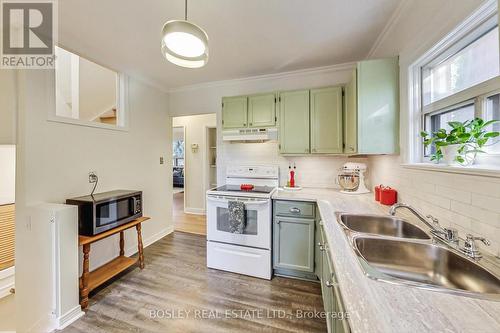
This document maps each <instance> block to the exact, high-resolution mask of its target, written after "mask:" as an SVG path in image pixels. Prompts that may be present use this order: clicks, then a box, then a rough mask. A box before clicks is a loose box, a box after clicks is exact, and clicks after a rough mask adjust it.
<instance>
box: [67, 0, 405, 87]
mask: <svg viewBox="0 0 500 333" xmlns="http://www.w3.org/2000/svg"><path fill="white" fill-rule="evenodd" d="M399 2H400V0H376V1H375V0H314V1H310V0H251V1H249V0H209V1H207V0H189V1H188V20H189V21H192V22H194V23H196V24H198V25H200V26H201V27H202V28H204V29H205V30H206V32H207V34H208V36H209V52H210V57H209V61H208V64H207V65H206V66H205V67H203V68H201V69H186V68H181V67H177V66H175V65H173V64H171V63H169V62H168V61H166V60H165V59H164V58H163V55H162V54H161V52H160V40H161V29H162V27H163V24H164V23H165V22H166V21H168V20H172V19H182V18H183V15H184V1H183V0H143V1H139V0H64V1H59V43H60V45H61V46H63V47H66V48H68V49H69V50H72V51H73V52H76V53H78V54H80V55H82V56H84V57H87V58H89V59H91V60H94V61H95V62H98V63H100V64H102V65H105V66H107V67H110V68H113V69H115V70H118V71H123V72H125V73H128V74H130V75H132V76H134V77H137V78H139V79H141V80H144V81H146V82H149V83H150V84H153V85H155V86H157V87H159V88H161V89H163V90H169V89H171V88H175V87H180V86H185V85H191V84H196V83H202V82H210V81H218V80H226V79H234V78H242V77H249V76H255V75H261V74H273V73H279V72H286V71H292V70H298V69H304V68H313V67H320V66H327V65H334V64H340V63H345V62H350V61H356V60H361V59H363V58H365V57H366V56H367V54H368V53H369V51H370V49H371V48H372V46H373V44H374V43H375V41H376V39H377V37H378V36H379V35H380V33H381V32H382V30H383V29H384V27H385V25H386V24H387V21H388V20H389V18H390V17H391V15H392V13H393V12H394V11H395V9H396V7H397V6H398V3H399Z"/></svg>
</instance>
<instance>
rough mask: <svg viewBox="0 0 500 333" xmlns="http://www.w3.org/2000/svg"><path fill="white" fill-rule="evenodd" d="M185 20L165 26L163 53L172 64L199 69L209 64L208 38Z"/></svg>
mask: <svg viewBox="0 0 500 333" xmlns="http://www.w3.org/2000/svg"><path fill="white" fill-rule="evenodd" d="M185 10H186V11H185V20H173V21H168V22H167V23H165V25H164V26H163V30H162V39H161V51H162V53H163V55H164V56H165V58H167V60H168V61H170V62H171V63H173V64H175V65H177V66H181V67H187V68H199V67H203V66H205V64H206V63H207V62H208V36H207V33H206V32H205V31H204V30H203V29H201V28H200V27H198V26H197V25H196V24H193V23H190V22H188V21H187V1H186V9H185Z"/></svg>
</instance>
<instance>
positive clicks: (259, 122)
mask: <svg viewBox="0 0 500 333" xmlns="http://www.w3.org/2000/svg"><path fill="white" fill-rule="evenodd" d="M275 125H276V95H275V94H260V95H253V96H249V97H248V126H249V127H273V126H275Z"/></svg>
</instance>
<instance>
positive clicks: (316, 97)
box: [310, 86, 343, 154]
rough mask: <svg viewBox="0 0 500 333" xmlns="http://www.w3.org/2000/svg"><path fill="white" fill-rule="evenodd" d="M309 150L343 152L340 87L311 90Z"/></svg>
mask: <svg viewBox="0 0 500 333" xmlns="http://www.w3.org/2000/svg"><path fill="white" fill-rule="evenodd" d="M310 103H311V105H310V110H311V152H312V153H313V154H316V153H317V154H339V153H342V152H343V147H342V144H343V133H342V87H340V86H338V87H329V88H322V89H312V90H311V101H310Z"/></svg>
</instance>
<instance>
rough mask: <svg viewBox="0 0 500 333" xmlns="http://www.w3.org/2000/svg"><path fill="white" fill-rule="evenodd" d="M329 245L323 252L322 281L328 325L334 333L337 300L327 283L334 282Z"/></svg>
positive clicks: (329, 330) (329, 329)
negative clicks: (329, 261) (333, 318)
mask: <svg viewBox="0 0 500 333" xmlns="http://www.w3.org/2000/svg"><path fill="white" fill-rule="evenodd" d="M327 251H328V245H327V243H326V242H325V249H324V251H323V252H322V256H321V257H322V279H321V293H322V296H323V307H324V308H325V312H326V313H327V314H328V315H327V317H326V324H327V328H328V332H333V330H334V329H335V327H334V325H335V323H334V322H333V320H332V313H333V312H334V311H335V299H334V297H335V296H334V294H333V287H332V286H331V285H330V286H328V285H327V283H331V282H332V272H331V270H330V265H329V263H328V260H329V259H328V254H327Z"/></svg>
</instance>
